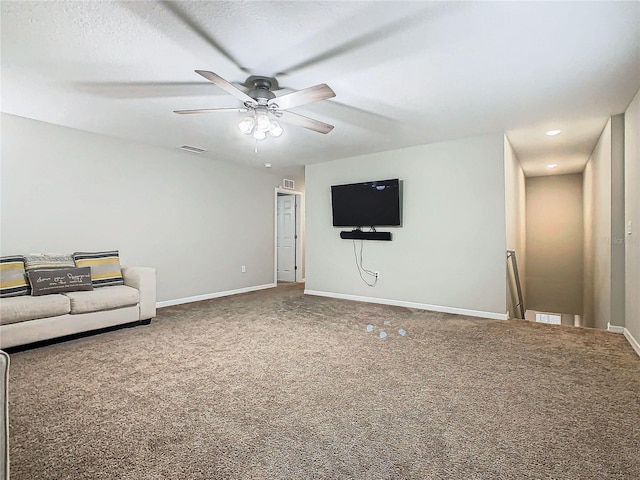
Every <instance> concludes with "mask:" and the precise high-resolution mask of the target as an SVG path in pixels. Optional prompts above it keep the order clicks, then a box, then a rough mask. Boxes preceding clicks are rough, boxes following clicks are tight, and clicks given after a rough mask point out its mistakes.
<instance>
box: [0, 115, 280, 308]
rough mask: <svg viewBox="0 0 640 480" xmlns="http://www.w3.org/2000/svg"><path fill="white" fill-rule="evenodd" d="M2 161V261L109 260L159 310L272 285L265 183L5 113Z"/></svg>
mask: <svg viewBox="0 0 640 480" xmlns="http://www.w3.org/2000/svg"><path fill="white" fill-rule="evenodd" d="M1 162H2V163H1V166H2V170H1V172H2V184H1V185H2V192H1V197H0V198H1V204H0V206H1V212H2V220H1V227H2V231H1V237H0V238H1V243H0V248H1V253H2V255H9V254H24V253H31V252H73V251H80V250H88V251H95V250H103V249H118V250H120V254H121V259H122V263H123V264H126V265H144V266H152V267H156V268H157V271H158V301H168V300H174V299H180V298H184V297H191V296H197V295H206V294H212V293H216V292H225V291H229V290H235V289H243V288H249V287H255V286H260V285H266V284H272V283H273V268H274V257H273V255H274V207H273V204H274V201H273V198H274V188H275V187H276V186H278V185H279V183H280V180H281V179H280V178H279V177H277V176H275V175H273V174H269V173H265V172H264V171H261V170H256V169H251V168H248V167H243V166H236V165H231V164H227V163H224V162H220V161H216V160H212V159H209V158H204V157H200V156H197V155H195V154H191V153H186V152H182V151H179V150H175V151H174V150H166V149H159V148H154V147H149V146H146V145H142V144H136V143H132V142H126V141H122V140H117V139H114V138H110V137H106V136H101V135H96V134H92V133H87V132H83V131H79V130H74V129H70V128H66V127H60V126H55V125H51V124H47V123H42V122H37V121H34V120H29V119H26V118H21V117H16V116H12V115H6V114H3V115H2V159H1ZM241 265H245V266H246V267H247V272H246V273H244V274H243V273H241V269H240V267H241Z"/></svg>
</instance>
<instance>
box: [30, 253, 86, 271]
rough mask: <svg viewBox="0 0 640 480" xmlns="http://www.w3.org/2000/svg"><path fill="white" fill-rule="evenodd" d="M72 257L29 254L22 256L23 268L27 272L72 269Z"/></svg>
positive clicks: (58, 254)
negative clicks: (36, 269)
mask: <svg viewBox="0 0 640 480" xmlns="http://www.w3.org/2000/svg"><path fill="white" fill-rule="evenodd" d="M75 266H76V264H75V263H74V262H73V257H72V256H71V255H69V254H65V253H30V254H29V255H25V256H24V268H25V270H26V271H27V272H28V271H29V270H33V269H35V268H72V267H75Z"/></svg>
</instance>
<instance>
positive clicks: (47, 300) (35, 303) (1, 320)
mask: <svg viewBox="0 0 640 480" xmlns="http://www.w3.org/2000/svg"><path fill="white" fill-rule="evenodd" d="M70 311H71V306H70V302H69V299H68V298H67V297H65V296H64V295H61V294H53V295H45V296H42V297H31V296H23V297H11V298H3V299H2V300H0V325H8V324H10V323H18V322H24V321H27V320H35V319H37V318H46V317H57V316H58V315H66V314H67V313H69V312H70Z"/></svg>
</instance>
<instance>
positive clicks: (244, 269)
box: [240, 265, 247, 273]
mask: <svg viewBox="0 0 640 480" xmlns="http://www.w3.org/2000/svg"><path fill="white" fill-rule="evenodd" d="M240 269H241V270H242V273H247V267H245V266H244V265H242V266H241V267H240Z"/></svg>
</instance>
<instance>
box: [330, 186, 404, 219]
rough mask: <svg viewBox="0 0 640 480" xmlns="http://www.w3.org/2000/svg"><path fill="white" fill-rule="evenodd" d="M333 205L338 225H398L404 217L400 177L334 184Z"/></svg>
mask: <svg viewBox="0 0 640 480" xmlns="http://www.w3.org/2000/svg"><path fill="white" fill-rule="evenodd" d="M331 209H332V211H333V226H334V227H378V226H379V227H398V226H400V225H401V219H400V181H399V180H398V179H397V178H395V179H392V180H377V181H374V182H363V183H351V184H348V185H333V186H332V187H331Z"/></svg>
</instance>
